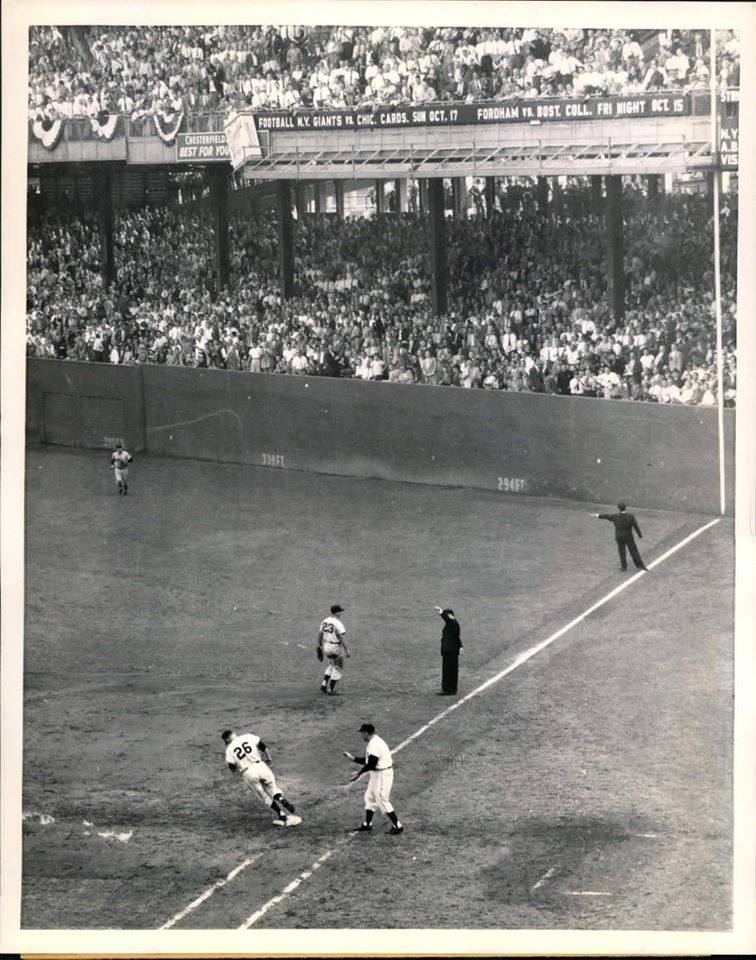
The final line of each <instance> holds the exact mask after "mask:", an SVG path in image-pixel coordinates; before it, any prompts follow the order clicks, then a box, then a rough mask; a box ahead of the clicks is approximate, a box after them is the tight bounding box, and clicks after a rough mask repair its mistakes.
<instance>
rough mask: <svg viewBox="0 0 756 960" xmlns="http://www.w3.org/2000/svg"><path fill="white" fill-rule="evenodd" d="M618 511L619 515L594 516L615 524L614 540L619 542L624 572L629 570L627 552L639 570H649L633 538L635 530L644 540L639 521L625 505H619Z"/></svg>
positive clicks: (595, 514) (602, 514) (618, 547)
mask: <svg viewBox="0 0 756 960" xmlns="http://www.w3.org/2000/svg"><path fill="white" fill-rule="evenodd" d="M617 509H618V510H619V513H594V514H593V516H594V517H598V519H599V520H609V521H610V522H611V523H613V524H614V539H615V540H616V541H617V551H618V552H619V558H620V567H621V568H622V569H623V570H627V553H626V551H627V550H629V551H630V556H631V557H632V558H633V563H634V564H635V566H636V568H637V569H638V570H648V567H647V566H646V565H645V563H644V562H643V560H642V559H641V555H640V553H639V552H638V547H637V545H636V543H635V538H634V537H633V530H635V532H636V533H637V534H638V536H639V537H640V538H641V539H643V534H642V533H641V531H640V527H639V526H638V521H637V520H636V519H635V517H634V516H633V514H632V513H628V512H627V507H626V506H625V504H624V503H618V504H617Z"/></svg>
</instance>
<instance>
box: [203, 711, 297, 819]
mask: <svg viewBox="0 0 756 960" xmlns="http://www.w3.org/2000/svg"><path fill="white" fill-rule="evenodd" d="M221 739H222V740H223V742H224V743H225V744H226V763H227V764H228V766H229V769H230V770H233V771H234V772H236V771H239V772H240V773H241V775H242V777H243V778H244V782H245V783H246V784H247V786H248V787H249V788H250V789H251V790H254V791H255V793H256V794H257V796H258V797H259V798H260V800H262V802H263V803H264V804H265V806H266V807H270V808H271V809H272V810H273V812H274V814H275V815H276V819H275V820H274V821H273V826H275V827H296V826H297V824H300V823H301V822H302V818H301V817H298V816H297V815H296V814H295V812H294V804H293V803H289V801H288V800H287V799H286V797H284V795H283V793H282V792H281V789H280V787H279V786H278V784H277V783H276V778H275V777H274V776H273V771H272V770H271V769H270V767H269V766H268V763H270V753H269V752H268V748H267V747H266V746H265V744H264V743H263V742H262V740H261V739H260V738H259V737H256V736H255V735H254V733H236V732H235V731H233V730H224V731H223V733H222V734H221ZM286 811H288V813H287V812H286Z"/></svg>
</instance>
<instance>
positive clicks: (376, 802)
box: [344, 723, 404, 835]
mask: <svg viewBox="0 0 756 960" xmlns="http://www.w3.org/2000/svg"><path fill="white" fill-rule="evenodd" d="M360 733H361V734H362V739H363V740H364V741H365V743H366V744H367V746H366V747H365V756H364V757H355V756H354V755H353V754H351V753H348V752H347V751H346V750H345V751H344V756H345V757H347V758H348V759H349V760H353V761H354V762H355V763H359V764H361V767H360V769H359V770H358V771H357V773H353V774H352V776H351V777H350V778H349V779H350V780H351V781H352V782H354V781H355V780H359V778H360V777H361V776H362V774H363V773H369V774H370V780H369V781H368V785H367V789H366V790H365V819H364V820H363V821H362V824H361V825H360V827H359V828H358V829H359V830H361V831H363V832H367V831H368V830H372V829H373V816H374V815H375V811H376V810H380V811H381V813H385V814H386V816H387V817H388V818H389V820H390V821H391V829H390V830H389V831H388V832H389V833H391V834H394V835H396V834H398V833H404V827H403V826H402V824H401V823H400V821H399V817H397V815H396V811H395V810H394V808H393V806H392V805H391V801H390V800H389V796H390V795H391V787H392V785H393V783H394V762H393V758H392V756H391V751H390V750H389V748H388V744H387V743H386V741H385V740H382V739H381V738H380V737H379V736H378V734H377V733H376V732H375V727H374V726H373V724H372V723H363V724H362V726H361V727H360Z"/></svg>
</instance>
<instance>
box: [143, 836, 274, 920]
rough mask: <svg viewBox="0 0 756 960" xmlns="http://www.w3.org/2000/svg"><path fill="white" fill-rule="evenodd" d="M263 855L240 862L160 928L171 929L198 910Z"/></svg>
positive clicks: (259, 854)
mask: <svg viewBox="0 0 756 960" xmlns="http://www.w3.org/2000/svg"><path fill="white" fill-rule="evenodd" d="M261 856H262V854H261V853H258V854H256V855H255V856H254V857H249V858H248V859H247V860H245V861H244V862H243V863H240V864H239V866H238V867H234V869H233V870H232V871H231V872H230V873H229V874H228V875H227V876H225V877H224V878H223V879H222V880H218V881H216V883H214V884H213V885H212V886H211V887H208V888H207V890H205V892H204V893H201V894H200V895H199V896H198V897H197V899H196V900H192V902H191V903H190V904H189V906H188V907H184V909H183V910H180V911H179V912H178V913H177V914H176V915H175V916H174V917H171V919H170V920H168V921H167V922H166V923H164V924H163V926H162V927H158V929H159V930H170V928H171V927H172V926H173V925H174V924H176V923H178V922H179V920H183V919H184V917H186V916H188V915H189V914H190V913H192V911H194V910H196V909H197V907H198V906H199V905H200V904H201V903H204V902H205V900H208V899H209V898H210V897H212V895H213V894H214V893H215V891H216V890H220V889H221V888H222V887H225V886H226V884H227V883H231V881H232V880H233V879H234V877H238V876H239V874H240V873H241V872H242V870H246V869H247V867H248V866H250V865H251V864H253V863H254V862H255V860H259V859H260V857H261Z"/></svg>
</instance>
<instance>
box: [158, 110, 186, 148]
mask: <svg viewBox="0 0 756 960" xmlns="http://www.w3.org/2000/svg"><path fill="white" fill-rule="evenodd" d="M152 119H153V120H154V121H155V129H156V130H157V134H158V136H159V137H160V139H161V140H162V141H163V143H165V144H167V145H168V146H170V145H171V144H172V143H173V142H174V141H175V139H176V134H177V133H178V132H179V128H180V126H181V124H182V122H183V119H184V114H183V111H182V112H181V113H174V114H162V116H161V115H159V114H155V116H154V117H153V118H152Z"/></svg>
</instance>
